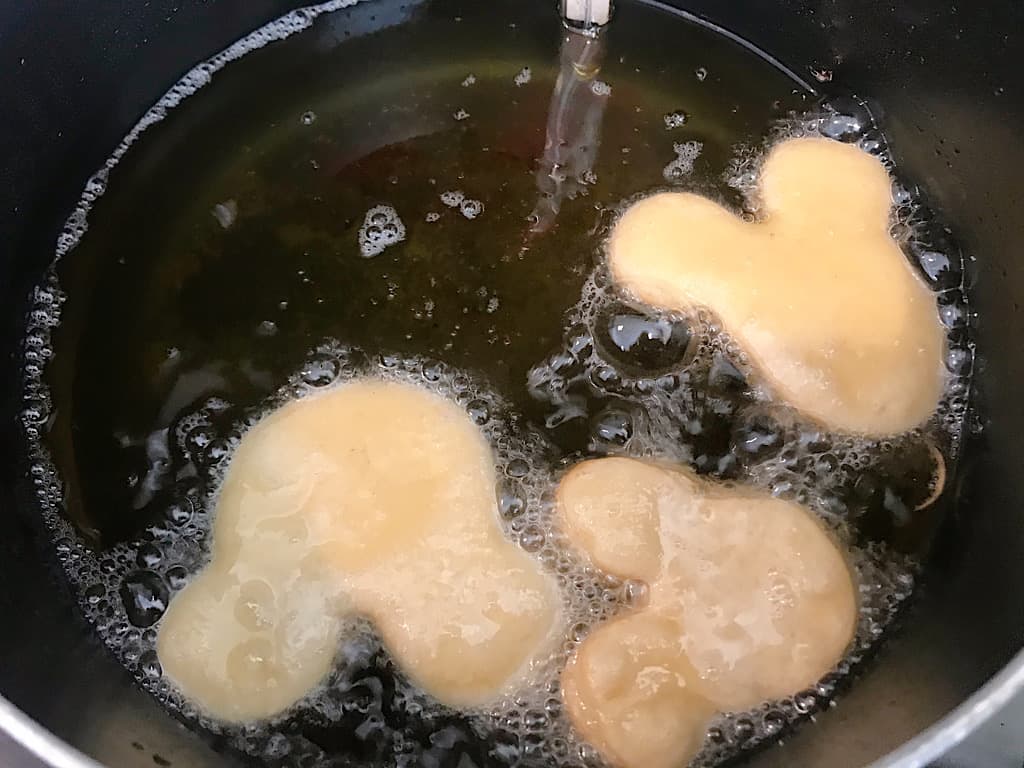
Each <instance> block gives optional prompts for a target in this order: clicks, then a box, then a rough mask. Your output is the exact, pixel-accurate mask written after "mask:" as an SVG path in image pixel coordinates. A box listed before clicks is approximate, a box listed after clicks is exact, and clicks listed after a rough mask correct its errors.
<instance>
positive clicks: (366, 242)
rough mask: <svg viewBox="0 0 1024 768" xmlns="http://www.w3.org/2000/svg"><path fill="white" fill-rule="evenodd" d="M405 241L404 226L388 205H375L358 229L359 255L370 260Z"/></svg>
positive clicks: (395, 212) (396, 213) (396, 212)
mask: <svg viewBox="0 0 1024 768" xmlns="http://www.w3.org/2000/svg"><path fill="white" fill-rule="evenodd" d="M403 240H405V224H403V223H402V220H401V219H400V218H399V217H398V211H396V210H395V209H394V208H392V207H391V206H390V205H375V206H374V207H373V208H371V209H370V210H368V211H367V212H366V217H365V218H364V219H363V226H362V227H360V228H359V253H360V254H361V255H362V257H363V258H364V259H370V258H373V257H374V256H379V255H380V254H382V253H384V251H386V250H387V249H388V248H390V247H391V246H392V245H396V244H398V243H400V242H402V241H403Z"/></svg>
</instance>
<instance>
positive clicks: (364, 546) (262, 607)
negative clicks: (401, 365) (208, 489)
mask: <svg viewBox="0 0 1024 768" xmlns="http://www.w3.org/2000/svg"><path fill="white" fill-rule="evenodd" d="M559 604H560V603H559V599H558V596H557V588H556V585H555V584H554V582H553V580H552V579H550V578H549V577H547V576H545V575H544V574H543V573H542V571H541V570H540V569H539V566H538V565H537V563H536V562H534V561H533V560H532V559H531V558H530V557H529V556H528V555H526V554H525V553H524V552H523V551H522V550H521V549H519V548H518V547H516V546H515V545H514V544H512V543H511V542H509V541H508V540H506V538H505V537H504V535H503V534H502V531H501V529H500V527H499V523H498V514H497V509H496V500H495V476H494V457H493V455H492V451H491V449H490V447H489V445H488V443H487V441H486V440H485V438H484V437H483V435H482V434H481V432H480V430H479V429H478V428H477V427H476V426H475V425H474V424H473V422H472V421H471V420H470V418H469V416H468V415H467V414H466V413H465V412H464V411H463V410H462V409H461V408H459V407H458V406H457V405H455V404H453V403H451V402H449V401H447V400H445V399H444V398H442V397H441V396H439V395H435V394H432V393H430V392H428V391H426V390H424V389H421V388H418V387H416V386H414V385H411V384H402V383H395V382H383V381H376V380H361V381H356V382H351V383H348V384H344V385H342V386H340V387H338V388H336V389H333V390H331V391H329V392H326V393H323V394H319V395H316V396H311V397H307V398H305V399H301V400H297V401H294V402H291V403H289V404H287V405H285V406H284V407H282V408H280V409H279V410H277V411H276V412H274V413H272V414H271V415H269V416H268V417H266V418H265V419H263V420H262V421H261V422H260V423H259V424H257V425H256V426H254V427H253V428H252V429H250V430H249V431H248V432H247V433H246V434H245V436H244V438H243V439H242V441H241V443H240V445H239V446H238V448H237V450H236V452H235V454H234V457H233V458H232V461H231V465H230V467H229V469H228V473H227V476H226V478H225V480H224V483H223V486H222V488H221V490H220V495H219V498H218V501H217V508H216V518H215V521H214V530H213V559H212V561H211V562H210V564H209V565H208V566H207V567H206V568H205V569H204V570H203V571H202V572H201V573H200V574H199V576H198V577H197V578H196V579H195V580H193V581H192V582H191V583H190V584H189V585H188V586H187V587H186V588H185V590H184V591H183V592H182V593H180V594H179V595H178V596H177V597H176V598H175V599H174V600H173V601H172V602H171V605H170V607H169V609H168V611H167V614H166V615H165V617H164V619H163V622H162V624H161V626H160V634H159V638H158V654H159V658H160V662H161V664H162V665H163V669H164V671H165V672H166V673H167V675H168V676H169V677H170V679H171V680H172V681H173V682H174V683H175V684H176V685H177V686H178V687H179V688H180V689H181V691H182V692H183V693H184V694H185V695H186V696H188V697H189V698H190V699H192V700H194V701H195V702H196V703H197V704H199V705H200V706H201V707H202V708H203V709H205V710H206V711H207V712H209V713H210V714H212V715H214V716H216V717H219V718H222V719H224V720H229V721H237V722H240V721H247V720H254V719H260V718H265V717H269V716H271V715H274V714H276V713H278V712H281V711H282V710H284V709H286V708H287V707H288V706H290V705H291V704H293V703H294V702H295V701H297V700H298V699H300V698H301V697H302V696H303V695H305V694H306V693H308V692H309V691H310V690H312V689H313V688H314V687H315V686H316V685H317V683H318V682H319V681H320V680H322V679H323V678H324V676H325V675H326V674H327V672H328V671H329V670H330V668H331V666H332V663H333V660H334V655H335V652H336V650H337V648H338V643H339V640H340V633H341V629H342V626H343V619H344V618H345V617H347V616H352V615H361V616H366V617H369V618H370V619H371V620H372V621H373V623H374V624H375V626H376V628H377V629H378V631H379V632H380V633H381V636H382V638H383V640H384V643H385V645H386V646H387V648H388V649H389V650H390V652H391V653H392V655H393V656H394V658H395V659H396V661H397V662H398V664H399V665H400V666H401V668H402V669H403V670H404V671H405V672H406V674H408V675H409V676H410V677H411V678H412V679H413V680H414V681H415V682H417V683H418V684H419V685H420V686H421V687H422V688H423V689H424V690H426V691H427V692H429V693H431V694H432V695H434V696H435V697H436V698H438V699H439V700H440V701H442V702H444V703H446V704H449V705H452V706H476V705H480V704H484V703H487V702H488V701H490V700H492V699H495V698H497V697H498V696H500V695H501V694H502V693H503V692H504V691H505V690H506V689H507V688H508V687H509V686H511V685H513V684H515V683H516V682H518V681H520V678H522V677H525V676H529V672H530V668H531V664H533V663H534V660H535V659H536V658H539V655H540V653H541V651H543V650H544V649H545V648H546V647H547V645H548V643H551V642H553V641H554V635H555V634H556V632H555V628H556V626H557V625H558V614H559V611H560V608H559Z"/></svg>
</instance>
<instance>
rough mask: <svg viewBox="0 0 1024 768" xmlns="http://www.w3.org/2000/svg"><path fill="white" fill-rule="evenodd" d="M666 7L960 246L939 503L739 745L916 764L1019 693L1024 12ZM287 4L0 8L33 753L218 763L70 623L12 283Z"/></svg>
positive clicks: (118, 762)
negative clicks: (765, 727)
mask: <svg viewBox="0 0 1024 768" xmlns="http://www.w3.org/2000/svg"><path fill="white" fill-rule="evenodd" d="M371 1H372V0H371ZM522 1H523V2H534V0H522ZM652 4H653V3H652ZM665 4H666V5H670V6H672V7H675V8H679V9H683V10H685V11H687V12H689V13H691V14H693V15H694V16H696V17H698V18H700V19H703V20H705V21H706V22H708V23H710V24H712V25H717V26H720V27H721V28H722V29H723V31H724V30H728V33H727V34H731V35H735V36H737V37H738V38H739V39H742V40H746V41H748V42H749V43H750V44H752V45H753V46H756V47H758V48H760V49H762V50H765V51H767V52H769V53H770V54H771V55H773V56H775V57H776V58H777V59H778V60H779V61H780V62H782V63H783V64H784V65H786V66H788V67H789V68H790V69H791V70H792V71H794V72H796V73H797V74H798V75H801V76H803V77H805V78H806V79H808V81H809V82H811V83H812V84H813V85H815V86H816V87H819V88H820V89H821V90H823V91H824V92H828V91H829V90H830V89H831V88H833V87H840V86H841V87H842V88H843V89H845V90H847V91H852V92H854V93H857V94H861V95H863V96H865V97H867V98H869V99H870V100H871V102H872V104H873V106H874V109H875V111H876V113H877V114H878V116H879V117H880V119H881V123H882V125H883V126H884V128H885V130H886V132H887V135H888V137H889V139H890V141H891V144H892V147H893V149H894V152H895V156H896V160H897V163H898V165H899V167H900V169H901V172H902V173H903V174H904V175H905V176H906V177H907V178H910V179H913V180H914V181H915V182H916V183H918V184H920V186H921V187H922V190H923V193H924V195H925V196H926V198H927V200H928V201H929V204H930V205H931V207H933V208H934V209H935V210H936V211H938V212H939V213H940V214H941V217H942V218H943V219H944V220H945V221H947V222H948V223H949V226H950V228H951V230H952V231H953V232H955V233H956V237H957V240H958V242H959V244H960V246H961V247H962V248H963V249H964V253H965V258H966V260H967V272H968V278H969V284H970V299H971V302H972V308H973V311H974V312H975V313H976V318H975V324H976V339H977V354H978V364H977V375H976V391H975V393H974V397H973V404H974V411H973V413H972V415H971V418H970V425H969V429H968V433H967V438H966V446H965V450H964V458H963V461H962V466H961V468H960V471H959V473H958V476H957V477H956V480H955V486H954V489H953V490H954V494H955V497H956V502H957V503H956V505H955V510H954V511H953V512H952V513H951V515H950V516H949V517H948V519H947V520H946V522H945V524H944V527H943V529H942V531H941V532H940V535H939V538H938V540H937V543H936V545H935V547H934V549H933V552H932V554H931V556H930V559H929V562H928V563H927V567H926V569H925V577H924V580H923V584H922V585H921V587H920V589H919V591H918V594H917V595H916V598H915V600H914V602H913V605H912V607H911V608H910V609H909V611H908V612H907V613H906V614H905V616H904V617H903V620H902V622H901V627H900V628H899V630H898V631H897V632H896V633H894V635H893V636H892V637H891V638H890V639H889V640H888V641H887V642H886V643H885V644H884V645H883V647H882V648H881V649H880V652H879V653H878V654H877V657H876V658H875V659H873V661H872V662H871V663H870V664H869V665H868V666H867V667H866V668H865V669H864V670H863V672H862V673H861V674H860V677H859V680H858V681H857V682H856V684H855V685H853V686H852V687H850V688H849V690H847V691H846V692H845V693H844V694H843V695H842V696H841V697H840V698H839V700H838V702H837V704H836V706H835V707H834V708H833V709H832V710H831V711H829V712H827V713H825V714H823V715H821V716H819V717H818V722H817V723H816V724H815V725H808V726H805V727H803V728H802V729H800V730H799V731H798V732H797V733H795V734H794V735H792V736H790V737H788V738H787V739H786V743H785V744H784V745H783V746H782V747H779V748H771V749H768V750H766V751H762V752H761V753H759V754H756V755H754V756H752V757H751V758H750V759H749V763H750V764H751V765H755V766H795V765H799V766H861V765H867V764H872V763H874V764H877V765H882V766H900V767H901V768H903V767H907V766H918V765H924V764H927V763H930V762H932V761H934V760H936V759H941V755H942V754H943V753H945V752H946V751H947V750H948V749H949V748H950V747H951V746H953V745H954V744H955V743H956V742H958V741H959V740H961V739H962V738H964V736H965V735H966V734H968V733H969V732H970V731H971V730H972V729H973V728H975V727H976V726H977V725H978V724H979V723H981V722H982V721H983V720H984V719H985V718H986V716H988V715H989V714H990V713H992V712H993V711H994V710H995V709H997V708H998V707H999V706H1000V705H1001V704H1002V703H1004V702H1006V701H1007V700H1008V699H1009V698H1010V697H1011V696H1013V695H1014V694H1015V693H1016V692H1017V691H1019V690H1021V689H1024V655H1021V654H1019V653H1018V652H1019V650H1020V648H1021V646H1022V644H1024V590H1021V589H1019V588H1018V587H1019V585H1021V584H1024V525H1022V518H1024V512H1022V510H1024V450H1022V449H1024V407H1022V403H1021V400H1020V396H1019V394H1018V386H1017V385H1018V383H1019V382H1020V381H1022V380H1024V312H1022V311H1021V304H1022V303H1024V264H1022V263H1020V259H1019V257H1018V251H1019V244H1020V243H1021V242H1024V217H1021V216H1020V215H1019V213H1018V210H1017V209H1018V208H1019V207H1020V206H1021V205H1022V203H1024V200H1022V197H1021V189H1022V185H1021V180H1020V174H1021V173H1022V172H1024V143H1022V142H1021V141H1020V137H1019V134H1020V128H1019V126H1020V125H1021V124H1022V123H1021V122H1019V121H1024V78H1021V75H1020V68H1019V61H1020V60H1021V57H1022V55H1024V39H1022V38H1021V36H1020V35H1018V34H1017V31H1019V30H1020V29H1024V5H1022V4H1021V3H1019V2H1016V1H1015V0H982V1H981V2H978V3H972V4H964V5H962V6H961V5H957V4H950V3H940V2H936V1H935V0H904V1H903V2H900V3H889V2H880V1H879V0H857V2H848V1H847V0H771V1H768V0H760V1H757V2H755V1H754V0H733V1H732V2H729V3H721V2H716V1H715V0H666V3H665ZM300 5H302V3H300V2H294V1H289V0H151V1H150V2H147V3H145V4H141V3H137V2H132V1H131V0H110V1H109V2H105V3H97V2H82V3H73V4H66V3H55V2H50V1H49V0H36V2H32V3H17V2H6V3H4V4H3V5H2V7H0V50H3V52H4V62H3V75H2V79H0V103H2V104H3V105H4V111H3V117H2V120H0V153H2V162H0V232H3V234H4V239H3V248H2V250H0V353H2V356H3V357H2V359H3V360H4V361H5V365H6V372H5V374H4V376H3V377H2V378H0V417H2V418H0V730H3V731H5V732H6V733H7V734H8V735H9V736H10V737H12V738H13V739H14V740H16V741H18V742H21V743H22V744H23V745H24V746H25V747H27V748H28V749H29V750H31V751H33V752H35V753H37V755H38V756H39V757H40V758H41V759H42V760H43V761H44V762H46V763H48V764H51V765H53V766H69V767H75V768H79V767H84V766H88V765H94V763H93V762H92V760H95V761H98V762H99V763H100V764H102V765H107V766H116V767H117V768H131V767H133V766H147V768H151V766H152V765H153V764H154V761H155V762H156V763H157V764H159V765H166V764H173V765H178V766H192V767H194V768H205V767H206V766H225V765H233V764H236V762H237V761H236V759H235V758H232V757H231V756H230V755H226V754H223V753H221V752H219V751H217V749H216V745H215V744H214V745H211V744H210V743H208V742H207V741H205V740H203V739H202V738H200V737H199V736H198V735H196V734H194V733H193V732H191V731H189V730H188V729H186V728H185V727H184V726H182V725H181V724H179V723H178V722H177V721H175V720H174V719H172V718H171V717H169V716H168V715H166V714H165V713H164V712H163V710H161V709H160V707H159V706H158V705H157V704H156V702H155V701H153V700H152V699H150V698H149V697H148V696H147V695H146V694H145V693H143V692H141V691H140V690H138V689H137V688H136V687H135V685H134V684H133V682H132V679H131V677H130V676H129V674H128V673H127V672H125V671H124V670H123V669H122V668H121V667H120V666H118V664H117V663H116V662H115V661H114V659H113V658H112V657H111V656H110V655H109V654H108V652H107V651H106V650H105V649H104V648H103V647H102V644H101V643H100V642H99V641H98V640H97V639H96V638H94V636H93V635H92V634H91V632H90V630H89V629H88V627H87V626H86V625H85V623H84V621H82V620H80V619H78V618H77V612H76V608H75V607H74V603H73V600H72V598H71V596H70V594H69V590H68V588H67V586H66V585H65V584H64V583H63V582H62V581H61V579H60V578H59V577H57V576H56V575H55V574H56V571H55V570H54V569H53V568H52V566H51V565H50V564H49V563H48V561H47V557H46V555H45V554H44V553H45V552H46V551H47V542H46V541H45V534H44V532H43V530H42V527H41V525H40V523H39V518H38V514H37V510H36V509H35V508H34V506H33V502H32V501H31V497H30V496H29V494H28V484H27V482H26V465H25V463H24V461H23V459H24V457H23V456H22V454H21V448H20V446H21V438H20V435H19V427H18V422H17V413H18V411H19V388H20V384H19V381H20V377H19V375H18V368H19V360H20V340H21V336H22V334H23V331H24V324H25V313H26V307H27V300H28V296H29V293H30V290H31V287H32V285H33V284H34V283H35V282H37V281H38V280H39V278H40V276H41V275H42V273H43V271H44V270H45V268H46V266H47V265H48V263H49V261H50V260H51V259H52V255H53V251H54V243H55V241H56V237H57V234H58V232H59V230H60V228H61V226H62V224H63V221H64V218H65V217H66V216H67V214H68V212H69V211H70V210H71V208H72V207H73V205H74V204H75V202H76V200H77V198H78V196H79V194H80V192H81V189H82V187H83V184H84V182H85V180H86V179H87V178H88V176H89V175H90V174H91V173H92V172H93V171H94V170H95V169H96V168H98V167H99V166H100V165H101V164H102V163H103V161H104V160H105V158H106V157H107V155H108V154H109V153H110V151H111V150H112V148H113V147H115V146H116V145H117V143H118V142H119V140H120V139H121V137H122V136H123V135H124V134H125V133H127V131H128V130H129V129H130V128H131V126H132V125H133V124H134V123H135V121H136V120H137V119H138V118H139V117H140V115H141V114H142V113H143V112H144V111H145V110H146V108H147V107H148V106H149V105H150V104H152V103H153V102H154V101H155V100H156V99H157V98H159V96H160V95H161V94H162V93H163V92H164V91H165V90H166V89H167V88H168V87H169V86H170V85H171V84H172V83H173V82H174V81H175V80H176V79H177V77H178V76H179V75H180V74H181V73H182V72H184V71H185V70H187V69H188V68H189V67H190V66H192V65H193V64H194V63H195V62H197V61H199V60H201V59H203V58H206V57H208V56H210V55H212V54H214V53H215V52H217V51H219V50H221V49H223V48H224V47H226V46H227V45H228V44H230V43H231V42H232V41H234V40H235V39H237V38H239V37H240V36H242V35H243V34H245V33H246V32H248V31H250V30H252V29H254V28H256V27H258V26H259V25H261V24H264V23H265V22H267V21H269V20H271V19H273V18H274V17H276V16H279V15H281V14H283V13H285V12H287V11H289V10H292V9H293V8H296V7H299V6H300ZM552 6H554V3H552ZM554 20H555V9H554V7H552V23H553V24H554V23H555V21H554ZM552 35H553V37H554V36H555V33H554V30H553V32H552ZM637 42H638V43H640V42H641V41H637ZM0 759H2V755H0Z"/></svg>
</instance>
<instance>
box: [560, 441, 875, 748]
mask: <svg viewBox="0 0 1024 768" xmlns="http://www.w3.org/2000/svg"><path fill="white" fill-rule="evenodd" d="M558 508H559V515H560V522H561V525H562V526H563V528H564V530H565V532H566V533H567V535H568V536H569V538H570V540H571V541H573V542H574V543H575V544H576V545H577V546H579V547H580V548H581V549H582V550H584V551H585V552H587V554H588V555H589V556H590V558H591V560H592V561H593V563H594V564H595V565H596V566H598V567H599V568H601V569H602V570H604V571H606V572H608V573H611V574H614V575H616V576H618V577H621V578H628V579H639V580H642V581H643V582H645V583H646V584H647V586H648V598H647V601H646V603H645V604H644V605H642V606H640V607H638V608H636V609H634V610H633V612H631V613H629V614H626V615H625V616H622V617H620V618H617V619H613V620H612V621H610V622H608V623H607V624H603V625H601V626H598V627H597V628H596V629H595V630H594V631H593V632H592V633H591V634H590V635H589V636H588V637H587V638H586V639H585V640H584V641H583V643H582V645H581V646H580V648H579V649H578V650H577V653H576V655H575V657H574V658H573V660H572V662H571V663H570V664H569V666H568V667H567V669H566V670H565V672H564V673H563V676H562V689H563V696H564V698H565V704H566V708H567V711H568V712H569V715H570V717H571V719H572V721H573V723H574V725H575V726H576V728H577V730H578V731H579V732H580V733H581V734H582V735H583V737H584V738H586V739H587V740H588V741H590V742H591V743H593V744H594V746H596V747H597V748H598V749H600V750H601V751H602V752H603V753H604V755H605V756H606V757H607V758H608V759H609V760H610V761H611V762H612V763H613V764H614V765H616V766H618V767H619V768H662V767H664V768H670V767H672V766H679V765H683V764H685V763H686V761H687V760H688V759H689V758H690V757H692V756H693V755H694V754H695V753H696V751H697V750H698V749H699V748H700V746H701V744H702V742H703V738H704V733H705V731H706V729H707V725H708V722H709V720H710V719H711V718H712V717H713V715H714V714H715V713H716V712H730V711H741V710H744V709H749V708H751V707H754V706H756V705H759V704H761V703H763V702H766V701H769V700H772V699H778V698H782V697H785V696H788V695H791V694H794V693H797V692H799V691H800V690H802V689H803V688H806V687H807V686H809V685H812V684H813V683H815V682H817V681H818V680H819V679H820V678H821V677H822V676H823V675H825V674H826V673H827V672H828V671H830V670H831V669H832V668H833V667H834V666H835V665H836V664H837V663H838V662H839V661H840V659H841V658H842V657H843V655H844V653H845V651H846V649H847V646H848V645H849V644H850V641H851V640H852V638H853V634H854V630H855V627H856V622H857V599H856V591H855V588H854V583H853V578H852V576H851V572H850V569H849V567H848V566H847V563H846V561H845V559H844V557H843V555H842V554H841V552H840V551H839V549H838V548H837V547H836V545H835V544H834V543H833V542H832V540H831V538H830V537H829V535H828V534H827V533H826V532H825V531H824V529H823V528H822V527H821V526H820V525H819V524H818V522H817V521H816V520H815V519H814V517H813V516H812V515H811V514H810V513H808V512H807V511H806V510H804V509H803V508H801V507H800V506H798V505H796V504H793V503H791V502H788V501H783V500H781V499H776V498H772V497H770V496H766V495H763V494H758V493H755V492H753V491H741V490H737V489H726V488H721V487H716V486H712V485H710V484H707V483H705V482H703V481H701V480H698V479H696V478H694V477H693V476H692V475H690V474H689V473H688V472H686V471H684V470H682V469H678V468H675V467H668V466H663V465H659V464H653V463H648V462H643V461H639V460H635V459H626V458H607V459H598V460H593V461H586V462H583V463H581V464H578V465H577V466H575V467H574V468H573V469H572V470H570V471H569V473H568V474H567V475H566V476H565V477H564V478H563V479H562V482H561V483H560V485H559V488H558Z"/></svg>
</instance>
